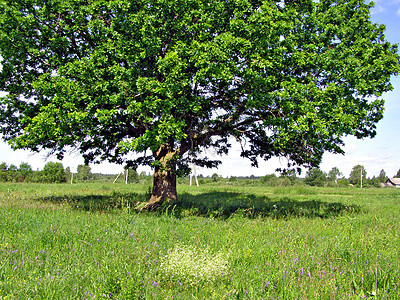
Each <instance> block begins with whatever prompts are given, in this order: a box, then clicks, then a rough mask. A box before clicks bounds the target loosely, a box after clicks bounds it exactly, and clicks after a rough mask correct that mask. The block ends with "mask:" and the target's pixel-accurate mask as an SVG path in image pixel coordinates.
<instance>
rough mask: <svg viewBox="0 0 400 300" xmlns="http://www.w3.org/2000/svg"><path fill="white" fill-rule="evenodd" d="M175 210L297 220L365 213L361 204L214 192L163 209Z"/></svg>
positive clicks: (185, 197)
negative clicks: (300, 218) (299, 218)
mask: <svg viewBox="0 0 400 300" xmlns="http://www.w3.org/2000/svg"><path fill="white" fill-rule="evenodd" d="M172 209H173V210H174V215H176V216H177V217H186V216H190V215H199V216H207V217H217V218H224V219H225V218H229V217H231V216H236V215H239V216H246V217H249V218H255V217H272V218H276V219H288V218H296V217H305V218H330V217H336V216H340V215H343V214H356V213H360V212H361V207H360V206H358V205H347V204H343V203H340V202H325V201H322V200H306V201H299V200H295V199H293V198H290V197H284V198H280V199H271V198H269V197H267V196H261V195H254V194H242V193H232V192H212V193H204V194H200V195H191V194H187V193H185V194H182V195H181V196H180V198H179V201H177V202H175V203H165V204H164V205H163V206H162V210H163V211H166V210H170V211H171V210H172Z"/></svg>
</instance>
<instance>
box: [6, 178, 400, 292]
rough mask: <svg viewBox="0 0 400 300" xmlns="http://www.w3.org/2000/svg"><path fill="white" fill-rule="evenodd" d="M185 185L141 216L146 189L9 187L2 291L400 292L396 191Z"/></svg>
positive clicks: (399, 202) (399, 198)
mask: <svg viewBox="0 0 400 300" xmlns="http://www.w3.org/2000/svg"><path fill="white" fill-rule="evenodd" d="M179 193H180V195H181V197H180V200H179V202H177V203H170V204H166V205H164V206H163V207H162V208H161V209H160V210H159V211H158V212H141V213H139V212H136V211H135V210H134V209H133V207H134V205H135V204H136V203H137V202H142V201H145V200H146V199H147V197H148V186H142V185H123V184H119V185H117V184H116V185H112V184H78V185H68V184H59V185H44V184H1V185H0V299H28V298H31V299H51V298H53V299H98V298H104V299H107V298H108V299H110V298H113V299H140V298H141V299H172V298H173V299H261V298H262V299H278V297H279V299H299V298H303V299H386V298H388V299H397V298H400V293H399V285H400V256H399V253H400V252H399V245H400V220H399V218H400V217H399V216H400V191H399V190H396V189H365V190H360V189H333V188H307V187H289V188H287V190H286V192H285V188H263V187H238V186H231V187H217V186H208V187H207V186H203V187H200V188H196V187H188V186H179ZM181 250H182V251H181ZM196 255H197V258H196ZM168 257H169V258H170V259H168ZM172 257H173V258H174V259H175V263H173V261H174V260H172V259H171V258H172ZM179 257H182V259H181V260H179ZM212 258H214V260H213V259H212ZM218 261H219V262H220V263H217V262H218ZM174 264H175V266H176V267H177V268H175V269H174V267H173V266H174ZM166 265H168V266H169V267H168V268H170V269H168V270H167V271H166ZM189 265H192V266H197V267H198V270H199V272H204V274H206V270H207V268H206V267H207V266H212V267H211V268H210V269H208V270H218V266H219V268H220V269H219V270H220V271H221V272H218V271H215V272H214V271H212V272H211V271H210V272H211V273H209V274H208V275H204V276H203V277H202V278H201V279H200V278H199V277H196V276H195V275H193V274H196V273H193V274H192V273H190V271H189V270H190V269H189V268H187V266H189ZM178 269H179V270H180V271H178ZM199 272H198V273H197V274H199Z"/></svg>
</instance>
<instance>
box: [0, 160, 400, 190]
mask: <svg viewBox="0 0 400 300" xmlns="http://www.w3.org/2000/svg"><path fill="white" fill-rule="evenodd" d="M393 177H394V178H396V177H397V178H400V169H399V171H398V172H397V174H396V175H394V176H393ZM387 180H388V176H387V175H386V172H385V171H384V170H381V172H380V174H379V176H377V177H375V176H373V177H367V171H366V170H365V168H364V166H361V165H356V166H354V167H353V169H352V171H351V173H350V174H349V176H348V177H345V176H344V175H343V174H342V173H341V172H340V171H339V169H338V168H332V170H331V171H329V172H328V173H325V172H324V171H322V170H321V169H318V168H313V169H309V170H307V172H306V174H305V176H303V177H299V175H298V174H297V173H296V172H295V171H285V172H282V173H281V174H279V175H276V174H268V175H265V176H258V177H257V176H254V175H250V176H242V177H235V176H231V177H228V178H223V177H221V176H219V175H218V174H217V173H214V174H213V175H212V176H207V177H205V176H203V175H201V174H200V175H198V182H199V184H214V185H215V184H217V185H221V184H225V185H266V186H292V185H309V186H332V187H334V186H350V187H351V186H355V187H361V186H362V187H382V186H385V184H384V183H385V182H386V181H387ZM0 181H1V182H37V183H77V182H94V181H96V182H115V183H142V184H151V181H152V175H151V174H146V173H145V172H141V173H140V174H138V173H137V171H136V170H135V169H132V168H125V170H124V172H122V173H121V174H100V173H92V172H91V168H90V166H88V165H79V166H78V168H77V173H74V174H72V172H71V170H70V168H69V167H67V168H64V166H63V165H62V163H60V162H47V163H46V164H45V166H44V168H43V170H36V171H35V170H33V169H32V167H31V166H30V165H29V164H28V163H21V164H20V165H19V167H17V166H15V165H13V164H10V165H8V164H7V163H5V162H3V163H1V164H0ZM178 183H179V184H189V177H188V176H186V177H181V178H178Z"/></svg>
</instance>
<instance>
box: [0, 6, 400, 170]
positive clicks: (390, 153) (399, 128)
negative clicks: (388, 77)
mask: <svg viewBox="0 0 400 300" xmlns="http://www.w3.org/2000/svg"><path fill="white" fill-rule="evenodd" d="M372 20H373V22H376V23H380V24H385V25H386V39H387V40H389V41H390V42H391V43H396V44H400V0H377V1H375V7H374V9H373V10H372ZM392 84H393V87H394V89H393V91H392V92H390V93H387V94H385V95H384V97H383V98H384V99H385V100H386V105H385V108H386V109H385V115H384V118H383V120H381V121H380V122H379V123H378V125H377V135H376V137H375V138H373V139H364V140H357V139H356V138H353V137H346V138H345V143H346V146H345V148H344V150H345V152H346V154H345V155H332V154H325V155H324V157H323V161H322V163H321V169H322V170H324V171H325V172H328V171H329V170H330V169H332V168H333V167H338V168H339V170H340V171H341V172H342V173H343V175H344V176H346V177H348V176H349V173H350V171H351V169H352V168H353V166H355V165H357V164H361V165H363V166H364V167H365V168H366V171H367V176H368V177H372V176H374V175H375V176H377V175H379V172H380V170H382V169H384V170H385V171H386V174H387V175H388V176H389V177H392V176H393V175H395V174H396V173H397V171H398V170H399V169H400V77H393V78H392ZM239 153H240V151H239V148H238V146H237V145H235V146H234V147H233V148H232V150H231V151H230V154H229V155H228V156H225V157H222V165H221V166H220V167H219V168H218V169H211V170H210V169H202V168H197V174H199V173H201V174H204V175H211V174H213V173H217V174H219V175H222V176H224V177H227V176H246V175H247V176H249V175H256V176H263V175H266V174H271V173H274V171H275V169H276V168H279V167H285V166H286V160H285V159H282V158H281V159H279V158H274V159H271V160H269V161H267V162H260V165H259V168H253V167H251V166H250V161H248V160H246V159H243V158H241V157H240V156H239ZM206 154H207V156H213V153H212V152H207V153H206ZM47 161H57V159H56V158H55V157H50V158H46V153H39V154H33V153H30V152H28V151H23V150H17V151H13V150H12V149H11V148H10V147H9V146H8V145H7V144H6V143H4V142H0V162H6V163H8V164H14V165H17V166H18V165H19V164H20V163H21V162H28V163H29V164H30V165H31V166H32V167H33V169H42V168H43V166H44V164H45V163H46V162H47ZM62 163H63V165H64V167H70V168H71V170H72V171H76V168H77V166H78V164H83V159H82V158H81V157H80V156H79V155H77V154H70V155H69V156H68V157H66V158H64V160H63V161H62ZM91 167H92V172H101V173H109V174H112V173H118V172H121V171H122V167H121V166H118V165H112V164H109V163H102V164H100V165H91ZM142 170H144V171H146V172H150V169H149V168H141V169H139V171H142Z"/></svg>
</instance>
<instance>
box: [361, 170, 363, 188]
mask: <svg viewBox="0 0 400 300" xmlns="http://www.w3.org/2000/svg"><path fill="white" fill-rule="evenodd" d="M362 179H363V166H361V188H362Z"/></svg>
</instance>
